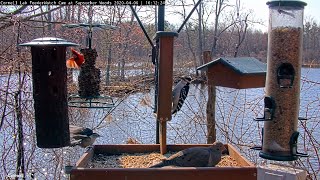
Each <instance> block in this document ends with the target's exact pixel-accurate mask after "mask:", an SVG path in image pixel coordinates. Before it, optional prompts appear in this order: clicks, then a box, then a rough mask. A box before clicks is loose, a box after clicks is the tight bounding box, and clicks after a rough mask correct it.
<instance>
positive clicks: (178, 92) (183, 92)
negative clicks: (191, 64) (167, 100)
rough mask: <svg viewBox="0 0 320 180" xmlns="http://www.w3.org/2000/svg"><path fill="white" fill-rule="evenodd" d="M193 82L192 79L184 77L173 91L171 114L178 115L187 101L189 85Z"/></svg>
mask: <svg viewBox="0 0 320 180" xmlns="http://www.w3.org/2000/svg"><path fill="white" fill-rule="evenodd" d="M190 82H191V77H189V76H183V77H181V80H180V81H179V82H178V83H177V85H176V86H175V87H174V88H173V90H172V109H171V114H175V113H177V112H178V111H179V110H180V109H181V107H182V105H183V103H184V101H185V100H186V98H187V96H188V92H189V84H190Z"/></svg>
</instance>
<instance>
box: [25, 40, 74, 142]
mask: <svg viewBox="0 0 320 180" xmlns="http://www.w3.org/2000/svg"><path fill="white" fill-rule="evenodd" d="M20 46H30V47H31V54H32V84H33V98H34V111H35V122H36V134H37V146H38V147H40V148H59V147H64V146H69V144H70V135H69V119H68V103H67V84H66V81H67V67H66V47H68V46H78V45H77V44H74V43H71V42H68V41H66V40H64V39H60V38H55V37H44V38H38V39H34V40H32V41H31V42H28V43H24V44H20Z"/></svg>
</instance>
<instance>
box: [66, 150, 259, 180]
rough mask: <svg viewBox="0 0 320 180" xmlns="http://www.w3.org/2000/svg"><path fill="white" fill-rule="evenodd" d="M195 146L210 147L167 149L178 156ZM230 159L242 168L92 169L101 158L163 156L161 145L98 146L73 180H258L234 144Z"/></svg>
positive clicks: (76, 170) (82, 160)
mask: <svg viewBox="0 0 320 180" xmlns="http://www.w3.org/2000/svg"><path fill="white" fill-rule="evenodd" d="M195 146H210V145H208V144H197V145H196V144H188V145H167V150H168V152H176V151H180V150H183V149H186V148H190V147H195ZM225 146H226V148H227V149H228V153H229V155H230V156H231V157H232V158H233V159H235V161H236V162H237V164H239V165H240V166H239V167H200V168H193V167H190V168H182V167H176V168H90V167H88V165H89V164H90V163H91V161H92V160H93V158H94V156H96V155H99V154H106V155H119V154H123V153H126V154H134V153H152V152H158V153H159V152H160V145H157V144H149V145H148V144H147V145H141V144H128V145H127V144H125V145H95V146H94V147H93V148H91V149H89V150H88V151H87V152H86V153H85V154H83V155H82V157H81V158H80V159H79V160H78V162H77V163H76V165H75V166H74V167H73V168H72V169H71V171H70V179H71V180H82V179H95V180H99V179H108V180H125V179H126V180H134V179H139V180H150V179H152V180H164V179H165V180H177V179H179V178H180V179H183V180H196V179H197V180H198V179H201V180H209V179H210V180H211V179H217V178H222V179H228V180H233V179H234V180H238V179H246V180H250V179H257V169H256V167H255V166H254V165H253V164H252V163H250V162H249V161H248V160H247V159H246V158H244V157H243V156H241V155H240V153H239V152H238V151H237V150H236V149H235V148H234V147H233V146H232V145H230V144H227V145H225Z"/></svg>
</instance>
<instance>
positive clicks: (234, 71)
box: [197, 57, 267, 89]
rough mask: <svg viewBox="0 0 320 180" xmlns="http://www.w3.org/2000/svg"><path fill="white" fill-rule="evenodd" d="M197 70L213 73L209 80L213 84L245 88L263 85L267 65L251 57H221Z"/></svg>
mask: <svg viewBox="0 0 320 180" xmlns="http://www.w3.org/2000/svg"><path fill="white" fill-rule="evenodd" d="M197 70H205V71H208V72H209V73H211V74H213V76H212V80H211V81H212V82H213V84H214V85H215V86H222V87H229V88H236V89H245V88H259V87H264V86H265V80H266V71H267V66H266V64H265V63H262V62H261V61H259V60H258V59H256V58H253V57H238V58H227V57H221V58H218V59H216V60H213V61H211V62H208V63H206V64H204V65H202V66H200V67H198V68H197Z"/></svg>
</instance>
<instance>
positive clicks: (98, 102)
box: [68, 94, 115, 109]
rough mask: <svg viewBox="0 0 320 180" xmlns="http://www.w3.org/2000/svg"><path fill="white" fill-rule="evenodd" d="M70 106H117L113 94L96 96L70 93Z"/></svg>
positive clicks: (110, 107)
mask: <svg viewBox="0 0 320 180" xmlns="http://www.w3.org/2000/svg"><path fill="white" fill-rule="evenodd" d="M68 106H69V107H76V108H109V109H112V108H113V107H114V106H115V103H114V101H113V98H112V97H111V96H102V95H99V96H94V97H86V98H83V97H80V96H79V95H75V94H73V95H70V96H69V98H68Z"/></svg>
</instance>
